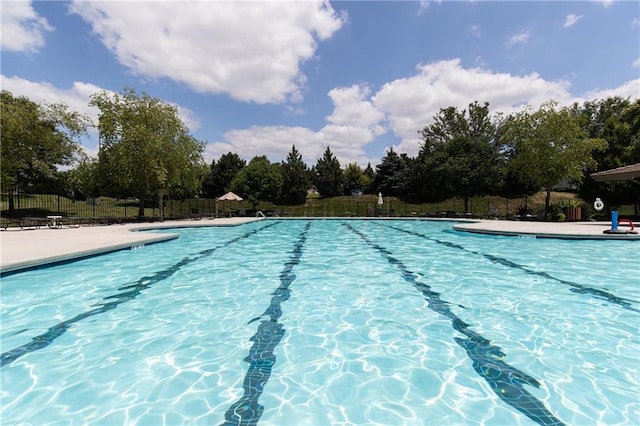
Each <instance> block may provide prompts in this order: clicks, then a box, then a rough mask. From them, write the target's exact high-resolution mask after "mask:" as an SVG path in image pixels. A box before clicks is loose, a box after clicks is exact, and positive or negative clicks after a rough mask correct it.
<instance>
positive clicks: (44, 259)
mask: <svg viewBox="0 0 640 426" xmlns="http://www.w3.org/2000/svg"><path fill="white" fill-rule="evenodd" d="M280 219H285V218H280ZM340 219H341V220H349V219H346V218H340ZM355 219H357V218H355ZM389 219H391V218H389ZM256 220H265V219H261V218H225V219H222V218H218V219H215V220H211V219H202V220H198V221H192V220H189V221H170V222H164V223H150V224H126V225H110V226H92V227H80V228H62V229H48V228H42V229H38V230H24V231H19V230H8V231H2V232H0V272H9V271H13V270H18V269H21V268H25V267H29V266H38V265H43V264H46V263H52V262H58V261H64V260H69V259H73V258H77V257H83V256H90V255H94V254H98V253H105V252H108V251H114V250H120V249H125V248H129V247H132V246H135V245H138V244H150V243H154V242H159V241H166V240H170V239H174V238H177V237H178V236H177V235H176V234H175V233H172V232H171V230H170V229H168V230H167V232H166V233H144V232H132V231H135V230H140V229H156V228H178V227H193V226H232V225H238V224H241V223H247V222H253V221H256ZM266 220H269V219H266ZM408 220H422V219H408ZM453 227H454V229H457V230H460V231H466V232H475V233H485V234H500V235H528V236H537V237H552V238H593V239H595V238H598V239H602V238H609V239H635V240H638V241H640V234H635V235H632V234H626V235H607V234H603V231H604V230H606V229H609V228H610V227H611V223H608V222H572V223H557V222H516V221H506V220H480V221H473V222H470V221H465V222H459V223H457V224H455V225H453ZM638 228H640V225H638ZM620 229H629V228H628V227H622V226H621V227H620ZM639 254H640V253H639Z"/></svg>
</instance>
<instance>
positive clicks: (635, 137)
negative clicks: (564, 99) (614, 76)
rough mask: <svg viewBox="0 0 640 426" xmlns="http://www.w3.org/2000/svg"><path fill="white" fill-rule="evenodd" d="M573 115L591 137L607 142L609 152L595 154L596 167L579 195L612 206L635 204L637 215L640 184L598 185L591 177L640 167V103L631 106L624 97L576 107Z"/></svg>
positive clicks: (590, 102)
mask: <svg viewBox="0 0 640 426" xmlns="http://www.w3.org/2000/svg"><path fill="white" fill-rule="evenodd" d="M572 111H573V112H574V113H575V114H577V115H578V117H579V119H580V120H581V124H582V126H583V127H585V128H586V129H587V130H588V132H589V137H591V138H599V139H604V140H606V141H607V144H608V145H607V148H606V149H604V150H602V151H596V152H594V154H593V158H594V160H595V164H594V165H593V166H592V167H589V168H588V169H587V170H586V173H585V179H584V181H583V182H582V185H580V187H579V190H578V193H579V194H580V196H581V197H582V198H583V199H585V200H595V198H596V197H600V198H602V199H603V200H606V201H607V204H608V205H609V206H615V205H620V204H625V203H634V202H635V206H636V215H637V214H638V211H639V210H640V208H639V205H638V199H639V198H640V184H639V183H638V182H634V181H627V182H610V183H603V182H596V181H594V180H593V179H591V178H590V177H589V174H590V173H593V172H596V171H602V170H608V169H614V168H616V167H621V166H627V165H630V164H636V163H640V99H637V100H635V101H633V102H631V101H630V100H629V99H623V98H620V97H613V98H607V99H602V100H596V101H588V102H585V103H584V104H583V105H582V106H579V105H577V104H575V105H574V106H573V109H572Z"/></svg>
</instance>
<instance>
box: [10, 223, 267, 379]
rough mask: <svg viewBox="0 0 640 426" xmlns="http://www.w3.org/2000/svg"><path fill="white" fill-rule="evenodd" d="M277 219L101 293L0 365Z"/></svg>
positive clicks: (43, 345) (14, 351)
mask: <svg viewBox="0 0 640 426" xmlns="http://www.w3.org/2000/svg"><path fill="white" fill-rule="evenodd" d="M276 223H277V222H274V223H271V224H268V225H266V226H263V227H261V228H257V229H253V230H251V231H248V232H246V233H244V234H242V235H240V236H238V237H236V238H233V239H231V240H229V241H227V242H225V243H223V244H221V245H220V246H217V247H213V248H209V249H206V250H203V251H201V252H198V253H197V254H196V255H195V256H192V257H185V258H183V259H182V260H180V261H179V262H177V263H175V264H174V265H172V266H171V267H169V268H167V269H164V270H162V271H158V272H156V273H155V274H153V275H151V276H147V277H142V278H140V279H139V280H138V281H136V282H134V283H132V284H128V285H125V286H122V287H120V288H118V290H128V291H126V292H123V293H118V294H114V295H110V296H105V297H104V298H103V299H102V300H104V301H105V302H101V303H98V304H97V305H96V306H97V307H96V308H94V309H91V310H89V311H86V312H83V313H81V314H78V315H76V316H75V317H73V318H71V319H68V320H66V321H62V322H60V323H58V324H56V325H54V326H52V327H50V328H49V329H48V330H47V331H46V332H45V333H43V334H40V335H38V336H36V337H33V338H32V339H31V341H30V342H29V343H26V344H24V345H22V346H18V347H17V348H15V349H11V350H10V351H8V352H4V353H2V354H0V368H2V367H4V366H7V365H9V364H11V363H12V362H13V361H15V360H16V359H18V358H20V357H21V356H23V355H26V354H28V353H31V352H35V351H37V350H40V349H43V348H46V347H47V346H49V345H50V344H52V343H53V342H54V340H56V339H57V338H58V337H60V336H62V335H63V334H64V333H66V332H67V330H68V329H69V328H70V327H71V326H72V325H74V324H75V323H77V322H78V321H81V320H83V319H85V318H89V317H92V316H94V315H98V314H102V313H105V312H107V311H110V310H112V309H115V308H117V307H118V305H120V304H122V303H125V302H128V301H130V300H133V299H135V298H136V297H138V296H139V295H140V294H141V293H142V292H143V291H144V290H146V289H148V288H149V287H151V286H152V285H153V284H156V283H158V282H160V281H163V280H165V279H167V278H169V277H170V276H172V275H173V274H175V273H176V272H178V271H179V270H180V269H181V268H182V267H184V266H186V265H188V264H190V263H193V262H195V261H197V260H199V259H202V258H204V257H207V256H210V255H212V254H213V253H214V252H215V251H216V250H219V249H221V248H225V247H227V246H229V245H231V244H233V243H235V242H237V241H240V240H242V239H244V238H247V237H250V236H251V235H254V234H256V233H258V232H260V231H263V230H265V229H267V228H270V227H272V226H274V225H275V224H276Z"/></svg>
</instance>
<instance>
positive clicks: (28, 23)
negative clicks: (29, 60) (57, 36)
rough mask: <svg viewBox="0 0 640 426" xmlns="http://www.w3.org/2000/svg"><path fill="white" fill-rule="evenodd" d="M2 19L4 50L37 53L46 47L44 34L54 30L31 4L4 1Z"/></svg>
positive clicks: (0, 38)
mask: <svg viewBox="0 0 640 426" xmlns="http://www.w3.org/2000/svg"><path fill="white" fill-rule="evenodd" d="M0 19H1V23H2V31H1V32H0V46H1V47H2V50H12V51H32V52H33V51H37V50H38V49H40V48H41V47H42V46H44V35H43V33H44V32H45V31H53V30H54V28H53V27H52V26H51V25H49V22H47V20H46V19H45V18H43V17H41V16H38V14H37V13H36V11H35V10H33V7H31V2H25V1H3V2H2V13H0Z"/></svg>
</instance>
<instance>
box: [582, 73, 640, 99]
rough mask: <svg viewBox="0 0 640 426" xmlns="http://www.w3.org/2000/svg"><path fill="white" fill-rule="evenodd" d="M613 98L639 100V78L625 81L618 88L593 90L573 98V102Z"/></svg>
mask: <svg viewBox="0 0 640 426" xmlns="http://www.w3.org/2000/svg"><path fill="white" fill-rule="evenodd" d="M614 96H619V97H621V98H630V99H639V98H640V78H636V79H635V80H630V81H627V82H626V83H624V84H622V85H621V86H618V87H612V88H605V89H595V90H592V91H589V92H587V93H585V94H584V96H583V97H579V98H574V99H573V101H575V102H578V103H582V102H584V101H588V100H594V99H606V98H610V97H614Z"/></svg>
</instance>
